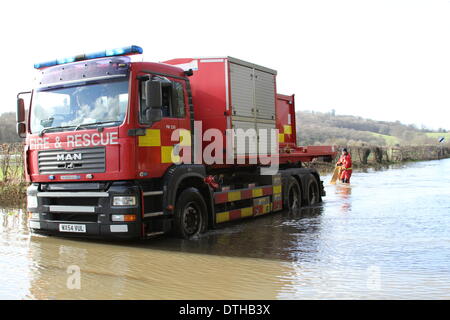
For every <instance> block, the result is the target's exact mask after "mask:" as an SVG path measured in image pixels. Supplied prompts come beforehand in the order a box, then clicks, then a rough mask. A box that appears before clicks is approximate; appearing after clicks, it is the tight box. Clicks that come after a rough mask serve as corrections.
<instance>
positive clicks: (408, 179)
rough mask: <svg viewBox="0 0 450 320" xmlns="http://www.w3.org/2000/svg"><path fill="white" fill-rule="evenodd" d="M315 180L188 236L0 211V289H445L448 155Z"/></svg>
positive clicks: (172, 295)
mask: <svg viewBox="0 0 450 320" xmlns="http://www.w3.org/2000/svg"><path fill="white" fill-rule="evenodd" d="M322 179H323V180H324V181H325V186H326V191H327V197H326V198H324V200H325V202H324V203H323V204H322V205H321V206H319V207H315V208H307V209H303V210H302V211H301V212H299V213H296V214H291V215H289V214H286V213H276V214H271V215H268V216H265V217H260V218H257V219H251V220H246V221H244V222H241V223H235V224H229V225H227V226H226V227H223V228H221V229H218V230H213V231H210V232H208V233H206V234H205V235H202V236H201V237H200V238H199V239H196V240H191V241H184V240H178V239H171V238H161V239H155V240H151V241H145V242H134V243H117V242H116V243H111V242H99V241H85V240H69V239H63V238H56V237H45V236H38V235H30V233H29V232H28V228H27V221H26V216H25V214H24V213H23V212H21V211H20V210H6V209H4V210H1V211H0V270H1V272H0V299H94V298H95V299H114V298H118V299H317V298H337V299H344V298H349V299H355V298H356V299H359V298H368V299H387V298H391V299H392V298H393V299H413V298H415V299H429V298H431V299H450V159H447V160H441V161H430V162H418V163H411V164H407V165H404V166H397V167H392V168H388V169H384V170H381V171H374V170H369V171H367V172H355V173H354V175H353V177H352V185H351V187H346V186H342V185H336V186H332V185H328V181H329V179H330V176H329V175H328V176H324V177H322ZM68 270H69V271H70V270H72V271H73V270H79V271H80V278H79V279H80V282H79V285H80V286H79V289H78V288H73V282H71V280H70V279H73V278H70V277H71V276H72V275H71V274H69V273H68ZM68 280H69V286H68ZM71 284H72V285H71ZM70 288H72V289H70Z"/></svg>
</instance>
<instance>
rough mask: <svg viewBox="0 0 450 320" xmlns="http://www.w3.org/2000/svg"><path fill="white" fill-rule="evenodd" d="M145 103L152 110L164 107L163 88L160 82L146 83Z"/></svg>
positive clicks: (150, 81)
mask: <svg viewBox="0 0 450 320" xmlns="http://www.w3.org/2000/svg"><path fill="white" fill-rule="evenodd" d="M145 101H146V102H147V107H148V108H150V109H153V108H161V107H162V86H161V82H159V81H152V80H148V81H146V82H145Z"/></svg>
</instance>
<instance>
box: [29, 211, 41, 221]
mask: <svg viewBox="0 0 450 320" xmlns="http://www.w3.org/2000/svg"><path fill="white" fill-rule="evenodd" d="M30 219H31V220H39V213H38V212H31V214H30Z"/></svg>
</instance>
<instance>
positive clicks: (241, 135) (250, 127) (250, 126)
mask: <svg viewBox="0 0 450 320" xmlns="http://www.w3.org/2000/svg"><path fill="white" fill-rule="evenodd" d="M233 129H234V139H233V143H234V145H233V148H234V154H235V155H239V156H243V155H256V154H257V152H258V144H257V141H258V140H257V132H256V127H255V122H249V121H233ZM238 129H242V130H238Z"/></svg>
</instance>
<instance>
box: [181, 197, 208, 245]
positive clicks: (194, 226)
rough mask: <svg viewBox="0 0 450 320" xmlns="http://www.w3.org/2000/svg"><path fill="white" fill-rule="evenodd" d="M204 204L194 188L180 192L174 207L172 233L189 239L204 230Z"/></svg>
mask: <svg viewBox="0 0 450 320" xmlns="http://www.w3.org/2000/svg"><path fill="white" fill-rule="evenodd" d="M206 213H207V209H206V203H205V200H203V197H202V195H201V193H200V192H199V191H198V190H197V189H196V188H188V189H186V190H184V191H183V192H181V194H180V195H179V197H178V200H177V202H176V205H175V217H174V230H173V231H174V233H175V235H176V236H177V237H180V238H183V239H189V238H192V237H193V236H196V235H198V234H200V233H201V232H204V231H205V229H206Z"/></svg>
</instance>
